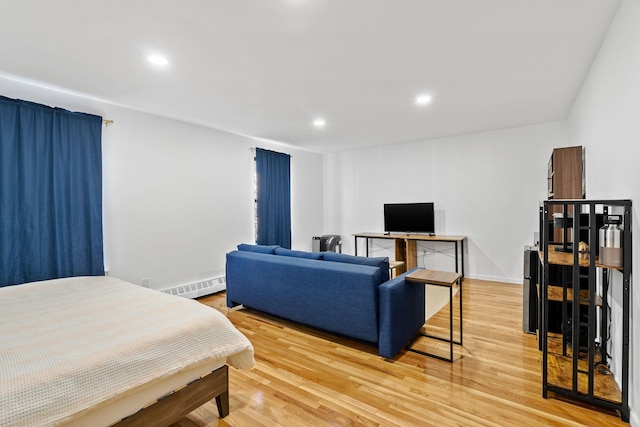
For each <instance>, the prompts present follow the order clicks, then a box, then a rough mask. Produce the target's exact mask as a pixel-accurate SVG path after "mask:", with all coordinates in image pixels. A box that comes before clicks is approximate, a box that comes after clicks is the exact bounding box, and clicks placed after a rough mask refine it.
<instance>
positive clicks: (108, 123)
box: [102, 119, 113, 127]
mask: <svg viewBox="0 0 640 427" xmlns="http://www.w3.org/2000/svg"><path fill="white" fill-rule="evenodd" d="M102 123H104V125H105V126H106V127H109V125H112V124H113V120H111V119H102Z"/></svg>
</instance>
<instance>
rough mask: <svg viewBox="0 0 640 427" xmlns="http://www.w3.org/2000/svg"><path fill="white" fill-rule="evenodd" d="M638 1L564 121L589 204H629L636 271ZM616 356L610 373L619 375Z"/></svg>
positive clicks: (616, 288)
mask: <svg viewBox="0 0 640 427" xmlns="http://www.w3.org/2000/svg"><path fill="white" fill-rule="evenodd" d="M638 46H640V2H638V1H637V0H623V1H622V3H621V5H620V8H619V9H618V13H617V15H616V17H615V19H614V21H613V22H612V25H611V28H610V30H609V32H608V34H607V37H606V39H605V41H604V43H603V45H602V47H601V49H600V52H599V54H598V57H597V58H596V61H595V62H594V64H593V66H592V67H591V70H590V72H589V75H588V77H587V80H586V81H585V84H584V86H583V88H582V90H581V92H580V95H579V96H578V99H577V101H576V103H575V105H574V107H573V110H572V112H571V115H570V117H569V120H568V125H569V126H568V127H569V136H570V141H571V142H573V143H576V144H578V143H580V144H582V145H585V146H586V147H587V149H588V154H587V194H588V197H589V198H590V199H623V198H624V199H632V201H633V203H634V204H635V205H634V208H633V211H632V215H633V224H632V229H633V231H634V236H633V246H634V251H633V264H634V266H635V269H636V271H637V269H638V267H639V266H640V251H639V249H638V248H640V246H639V244H640V234H639V233H638V230H640V228H639V225H640V221H639V219H640V210H639V209H638V204H639V203H640V185H639V184H640V167H639V163H638V162H639V160H640V143H639V142H638V141H639V139H640V49H639V48H638ZM612 279H613V283H612V285H613V286H612V290H613V301H612V311H613V312H612V317H613V327H612V332H613V340H612V341H613V342H614V350H613V353H614V356H616V355H617V356H619V355H620V342H621V338H622V332H621V304H622V293H621V282H622V281H621V275H620V274H619V273H615V274H614V275H613V278H612ZM631 300H632V304H631V305H632V308H631V320H632V321H631V331H630V337H631V345H630V348H631V359H630V360H631V376H630V390H635V391H636V392H635V393H634V392H631V394H630V406H631V408H632V419H631V424H632V425H634V426H640V414H639V409H640V393H638V392H637V391H638V390H640V362H639V361H640V357H638V354H639V352H640V348H638V347H639V344H640V341H638V332H639V328H640V326H639V323H638V320H637V319H638V313H640V288H639V287H638V280H637V279H635V280H634V279H633V277H632V283H631ZM619 364H620V357H614V360H613V366H612V370H613V371H614V372H615V373H616V376H617V377H618V375H619Z"/></svg>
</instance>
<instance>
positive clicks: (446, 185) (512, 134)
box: [324, 122, 567, 283]
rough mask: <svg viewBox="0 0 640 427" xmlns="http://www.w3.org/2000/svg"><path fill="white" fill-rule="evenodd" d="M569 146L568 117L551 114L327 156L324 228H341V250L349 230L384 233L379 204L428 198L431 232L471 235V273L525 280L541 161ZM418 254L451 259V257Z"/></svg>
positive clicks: (349, 247) (347, 247) (349, 242)
mask: <svg viewBox="0 0 640 427" xmlns="http://www.w3.org/2000/svg"><path fill="white" fill-rule="evenodd" d="M566 144H567V132H566V124H565V122H554V123H546V124H540V125H535V126H526V127H519V128H511V129H504V130H498V131H493V132H485V133H477V134H470V135H463V136H457V137H451V138H444V139H436V140H430V141H422V142H414V143H407V144H397V145H393V146H386V147H380V148H374V149H366V150H357V151H349V152H343V153H338V154H327V155H325V165H324V168H325V169H324V170H325V192H326V193H325V194H326V197H325V230H326V231H327V232H329V231H330V232H334V231H335V232H339V233H340V234H342V235H343V245H344V251H345V252H348V253H353V251H354V248H353V246H354V242H353V238H352V237H350V236H351V235H352V234H353V233H357V232H364V231H372V232H382V231H383V215H382V207H383V204H384V203H392V202H434V203H435V209H436V233H437V234H447V235H466V236H467V237H468V244H467V247H466V248H465V252H467V254H466V262H465V269H466V271H465V274H466V275H467V276H468V277H473V278H480V279H490V280H500V281H506V282H514V283H522V268H523V267H522V257H523V247H524V245H530V244H533V243H534V242H533V240H534V237H533V235H534V232H536V231H537V230H538V207H539V204H540V201H541V200H543V199H545V198H546V185H547V179H546V178H547V162H548V160H549V157H550V155H551V152H552V150H553V148H554V147H562V146H566ZM378 243H379V244H380V245H384V242H378ZM375 249H378V248H377V247H376V248H375ZM431 249H432V248H427V249H426V250H427V251H428V252H431ZM433 249H436V250H443V249H444V247H443V246H440V247H438V248H433ZM361 250H362V248H359V251H361ZM359 253H360V252H359ZM377 254H378V255H387V254H386V253H384V252H383V251H380V252H378V253H377ZM436 256H437V255H436ZM421 258H422V257H421ZM447 259H449V261H447ZM422 261H423V260H422V259H420V260H419V264H420V263H421V262H422ZM424 261H425V262H426V265H427V266H430V267H432V268H435V267H437V266H438V265H440V264H441V263H450V265H447V266H442V269H448V268H450V266H451V265H453V264H452V261H451V257H450V256H447V257H441V259H437V258H436V259H435V260H432V259H430V258H429V256H427V257H426V258H425V259H424Z"/></svg>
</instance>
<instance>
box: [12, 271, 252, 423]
mask: <svg viewBox="0 0 640 427" xmlns="http://www.w3.org/2000/svg"><path fill="white" fill-rule="evenodd" d="M253 365H254V354H253V347H252V345H251V343H250V342H249V341H248V340H247V338H246V337H245V336H244V335H243V334H242V333H240V332H239V331H238V330H237V329H236V328H235V327H234V326H233V325H232V324H231V322H229V320H228V319H227V318H226V317H225V316H224V315H223V314H222V313H220V312H218V311H217V310H215V309H212V308H210V307H207V306H205V305H203V304H200V303H198V302H197V301H192V300H188V299H184V298H180V297H175V296H172V295H167V294H164V293H161V292H158V291H154V290H151V289H147V288H144V287H140V286H136V285H133V284H131V283H128V282H125V281H122V280H119V279H116V278H114V277H74V278H65V279H56V280H48V281H43V282H33V283H27V284H23V285H18V286H8V287H3V288H0V425H1V426H4V427H7V426H21V427H23V426H42V425H59V424H64V425H70V426H108V425H114V424H117V423H119V425H122V426H125V425H140V424H141V422H140V419H142V418H144V419H145V420H147V421H148V420H152V421H153V423H150V424H149V425H168V424H170V423H172V422H174V421H175V420H177V419H179V418H181V417H182V416H184V415H185V414H186V413H188V412H191V410H193V409H195V407H197V406H199V405H201V404H203V403H204V402H206V401H208V400H211V399H212V398H215V399H216V403H217V405H218V410H219V412H220V416H221V417H223V416H225V415H226V414H227V413H228V411H229V400H228V385H227V384H228V368H227V366H231V367H234V368H238V369H251V368H252V367H253ZM194 405H196V406H194ZM185 411H186V412H185ZM176 417H177V418H176ZM165 418H166V419H165Z"/></svg>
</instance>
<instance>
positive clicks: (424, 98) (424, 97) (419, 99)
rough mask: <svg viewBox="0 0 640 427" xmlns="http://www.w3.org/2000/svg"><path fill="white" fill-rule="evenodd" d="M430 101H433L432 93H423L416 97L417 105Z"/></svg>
mask: <svg viewBox="0 0 640 427" xmlns="http://www.w3.org/2000/svg"><path fill="white" fill-rule="evenodd" d="M429 103H431V95H426V94H423V95H419V96H418V97H417V98H416V105H427V104H429Z"/></svg>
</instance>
